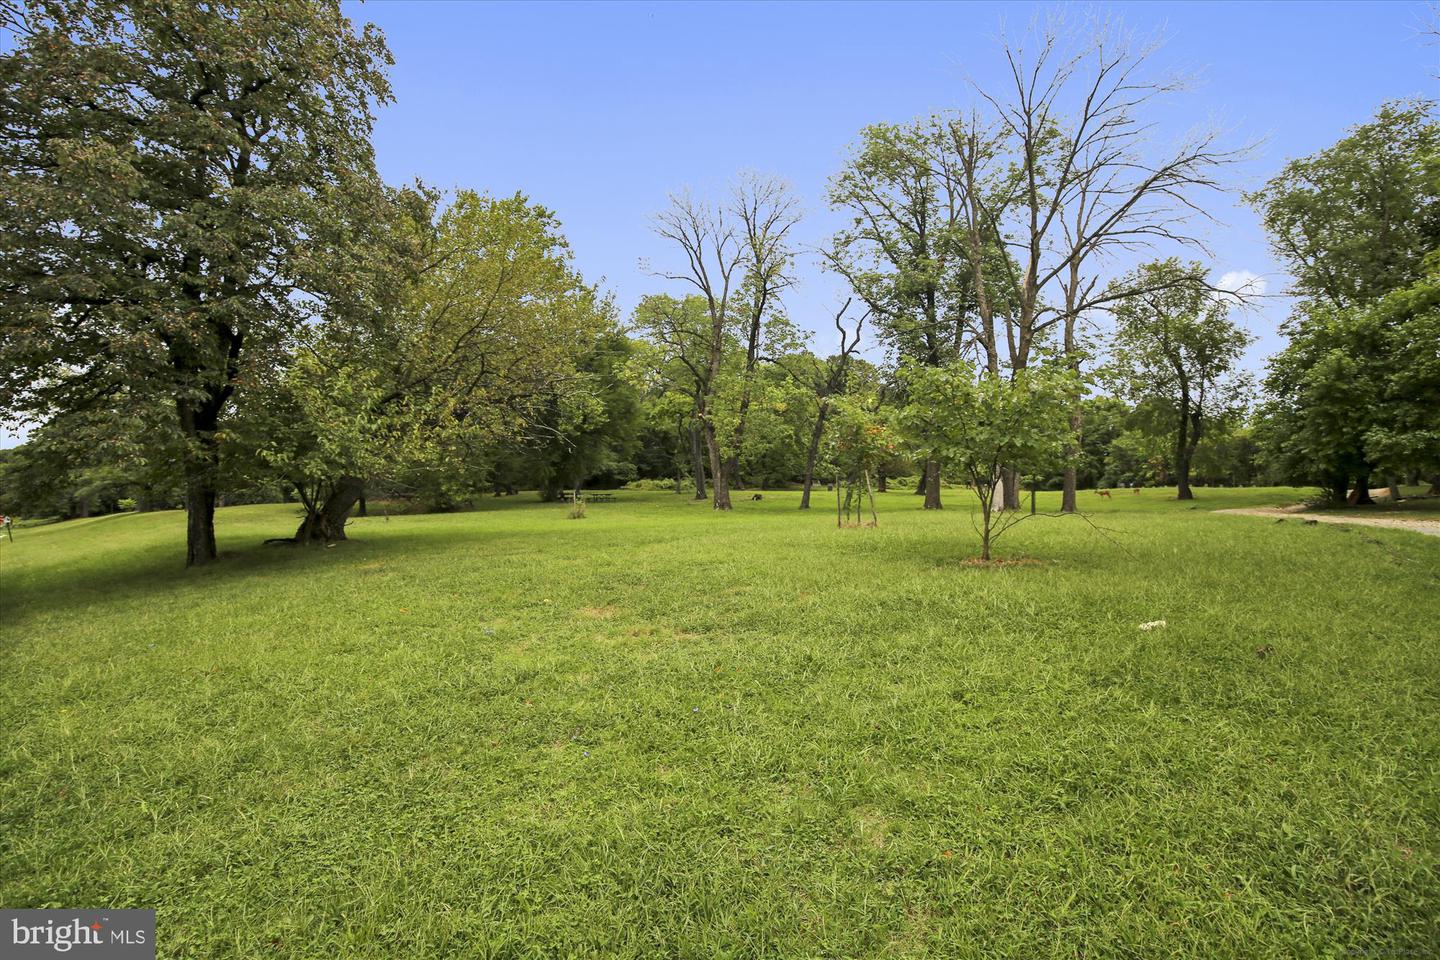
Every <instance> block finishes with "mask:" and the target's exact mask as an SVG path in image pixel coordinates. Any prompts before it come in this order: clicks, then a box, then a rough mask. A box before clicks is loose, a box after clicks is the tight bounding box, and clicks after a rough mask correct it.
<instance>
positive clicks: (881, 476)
mask: <svg viewBox="0 0 1440 960" xmlns="http://www.w3.org/2000/svg"><path fill="white" fill-rule="evenodd" d="M889 490H890V488H889V487H888V486H886V483H885V471H884V470H881V471H878V472H877V473H876V474H875V492H876V493H888V492H889Z"/></svg>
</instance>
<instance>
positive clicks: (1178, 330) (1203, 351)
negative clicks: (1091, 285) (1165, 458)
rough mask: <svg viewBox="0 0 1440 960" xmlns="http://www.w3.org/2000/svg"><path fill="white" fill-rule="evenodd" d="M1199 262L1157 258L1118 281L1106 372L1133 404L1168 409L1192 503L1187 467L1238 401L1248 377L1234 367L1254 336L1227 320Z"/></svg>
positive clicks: (1184, 488)
mask: <svg viewBox="0 0 1440 960" xmlns="http://www.w3.org/2000/svg"><path fill="white" fill-rule="evenodd" d="M1202 277H1203V271H1202V268H1201V266H1200V265H1199V264H1198V263H1194V264H1188V265H1187V264H1182V263H1181V262H1180V261H1179V260H1174V259H1171V260H1161V261H1158V262H1155V263H1148V264H1144V265H1143V266H1141V267H1139V268H1138V269H1137V270H1135V271H1134V273H1133V274H1132V275H1130V276H1128V277H1126V278H1124V279H1122V280H1120V281H1117V282H1118V283H1119V284H1120V285H1121V286H1122V287H1123V288H1124V289H1125V290H1127V291H1128V293H1127V294H1126V296H1125V297H1124V298H1123V299H1121V300H1118V301H1117V302H1116V303H1115V305H1114V307H1113V313H1114V315H1115V348H1114V359H1113V362H1112V365H1111V373H1112V374H1113V375H1114V377H1115V380H1116V381H1117V383H1118V385H1119V387H1120V389H1121V390H1123V391H1124V392H1125V393H1127V394H1128V395H1129V396H1130V398H1131V399H1132V400H1134V401H1136V402H1137V403H1141V402H1144V401H1146V400H1153V401H1157V402H1158V403H1160V404H1162V405H1163V406H1164V407H1166V408H1167V409H1168V411H1169V412H1170V423H1171V424H1172V427H1171V430H1170V436H1171V437H1172V438H1173V440H1174V450H1175V453H1174V465H1175V483H1176V487H1177V494H1176V496H1177V499H1180V500H1193V499H1195V495H1194V493H1193V492H1192V491H1191V489H1190V465H1191V462H1192V461H1193V460H1194V458H1195V450H1196V448H1197V447H1198V446H1199V444H1200V440H1201V439H1202V438H1203V437H1204V435H1205V431H1206V430H1207V429H1208V428H1209V427H1210V425H1211V424H1212V423H1213V422H1216V421H1219V420H1222V419H1223V418H1225V417H1226V416H1227V415H1228V414H1229V413H1230V412H1231V411H1232V410H1234V408H1235V407H1236V406H1237V405H1238V404H1240V403H1241V402H1242V401H1243V400H1244V398H1245V396H1246V394H1247V393H1248V390H1249V385H1250V381H1249V379H1248V378H1247V377H1245V376H1244V375H1243V374H1239V373H1238V372H1237V367H1238V365H1239V362H1240V357H1241V354H1242V353H1243V352H1244V350H1245V348H1246V347H1247V346H1249V345H1250V343H1251V342H1252V341H1253V338H1252V337H1251V336H1250V335H1249V334H1248V333H1246V332H1245V330H1243V329H1242V328H1241V327H1240V326H1239V325H1238V324H1236V323H1235V322H1234V320H1232V319H1231V317H1230V314H1231V309H1232V304H1231V303H1229V302H1227V301H1226V300H1225V299H1224V298H1221V297H1217V296H1215V295H1214V294H1212V293H1211V292H1210V291H1209V289H1208V288H1207V286H1206V284H1205V283H1204V281H1203V279H1202Z"/></svg>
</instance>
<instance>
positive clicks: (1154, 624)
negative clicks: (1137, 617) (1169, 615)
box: [1140, 620, 1165, 630]
mask: <svg viewBox="0 0 1440 960" xmlns="http://www.w3.org/2000/svg"><path fill="white" fill-rule="evenodd" d="M1140 629H1141V630H1164V629H1165V621H1164V620H1151V621H1150V622H1149V623H1142V624H1140Z"/></svg>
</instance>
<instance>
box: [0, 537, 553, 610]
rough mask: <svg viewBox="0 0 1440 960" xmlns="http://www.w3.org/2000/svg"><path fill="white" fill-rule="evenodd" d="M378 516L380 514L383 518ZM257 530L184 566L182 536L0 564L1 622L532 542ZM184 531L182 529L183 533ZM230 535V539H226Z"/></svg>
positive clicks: (500, 552) (200, 596) (501, 550)
mask: <svg viewBox="0 0 1440 960" xmlns="http://www.w3.org/2000/svg"><path fill="white" fill-rule="evenodd" d="M382 522H383V521H382ZM266 532H267V531H265V530H263V528H262V529H257V530H256V531H255V533H256V535H255V538H254V541H253V544H245V545H242V546H239V547H238V548H237V547H236V546H234V545H233V541H234V540H235V539H236V534H235V533H233V532H232V533H230V534H229V535H228V536H223V537H222V547H221V551H220V557H219V559H218V560H217V561H216V562H214V563H212V564H208V565H206V566H203V567H193V568H186V567H185V566H184V563H183V554H184V549H185V544H184V540H183V539H176V540H168V539H167V540H164V541H157V542H153V543H147V544H144V545H138V546H135V547H132V548H130V549H129V550H127V551H126V552H125V555H124V556H123V558H117V557H116V555H115V554H114V553H112V552H110V551H103V550H102V551H97V552H95V553H91V554H88V555H86V556H84V557H83V559H82V561H81V562H76V563H68V564H64V565H61V566H55V567H50V568H48V569H45V570H44V571H33V572H32V571H24V570H21V571H15V572H11V573H9V575H5V571H3V570H0V592H3V595H4V598H5V604H4V606H5V610H6V617H5V626H6V628H7V629H13V628H15V627H18V626H22V625H24V624H26V623H28V622H32V621H35V620H39V619H43V618H45V617H47V616H50V615H53V614H56V613H60V612H67V611H68V612H73V611H75V610H77V609H81V608H84V607H89V606H99V605H104V604H108V603H112V602H114V601H116V600H119V599H122V598H123V599H125V600H127V601H131V602H141V603H143V602H144V601H145V600H146V598H150V597H159V596H166V597H173V596H176V595H180V596H184V595H189V596H190V597H191V598H193V599H194V600H195V601H196V602H197V603H203V602H204V599H205V597H206V596H207V595H209V594H211V593H213V592H215V591H225V590H228V589H229V588H230V587H231V586H233V585H235V584H238V583H241V582H243V581H245V580H248V579H252V578H255V577H258V576H264V577H275V576H280V577H293V578H301V577H306V576H312V575H318V576H329V575H333V574H334V573H335V572H337V571H340V572H343V571H344V570H345V568H346V567H349V566H352V565H353V564H355V563H358V562H360V561H362V560H374V559H376V554H379V555H380V557H382V558H394V559H403V560H405V561H407V562H408V561H414V562H424V561H425V560H426V559H428V558H429V557H430V556H431V555H434V554H442V553H445V552H447V551H450V550H453V549H455V547H456V544H457V543H464V544H465V546H466V548H467V549H471V550H481V551H483V552H484V553H485V554H486V555H488V556H493V557H497V558H498V557H503V556H505V555H507V554H513V553H527V552H531V551H527V550H520V551H516V550H513V549H509V550H507V547H510V548H513V547H514V545H515V543H533V536H531V535H528V534H511V533H499V534H494V533H490V532H486V533H485V534H484V535H483V536H478V535H475V532H474V531H472V530H465V529H461V530H454V529H450V530H446V529H437V528H428V529H427V528H419V529H415V530H407V531H395V532H390V531H386V532H385V534H384V535H383V536H373V535H372V536H366V535H365V534H364V533H363V532H360V533H358V535H356V536H352V537H351V538H350V539H347V540H345V541H341V542H339V543H336V544H335V545H334V546H331V547H327V546H318V545H317V546H297V545H294V544H287V543H277V544H266V543H264V540H265V533H266ZM182 537H183V533H182ZM227 540H228V541H231V544H230V545H226V544H224V541H227Z"/></svg>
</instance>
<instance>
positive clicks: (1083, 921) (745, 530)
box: [0, 490, 1440, 960]
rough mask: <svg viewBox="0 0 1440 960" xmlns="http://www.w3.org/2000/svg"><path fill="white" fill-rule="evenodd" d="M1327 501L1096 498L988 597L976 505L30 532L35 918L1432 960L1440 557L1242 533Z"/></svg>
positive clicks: (808, 952) (15, 777)
mask: <svg viewBox="0 0 1440 960" xmlns="http://www.w3.org/2000/svg"><path fill="white" fill-rule="evenodd" d="M1301 494H1302V491H1294V490H1260V491H1254V490H1249V491H1218V490H1202V491H1199V497H1200V499H1199V500H1198V501H1196V503H1195V504H1194V505H1189V504H1181V503H1176V502H1175V501H1173V500H1171V499H1168V496H1170V495H1173V493H1172V492H1166V491H1160V490H1153V491H1146V492H1144V493H1143V494H1140V495H1133V494H1131V493H1129V492H1120V491H1117V492H1116V493H1115V495H1114V498H1113V500H1111V501H1105V500H1102V499H1101V498H1099V497H1098V496H1096V495H1095V494H1094V493H1088V492H1087V493H1083V494H1082V504H1083V506H1084V507H1085V508H1086V509H1087V510H1091V511H1093V513H1092V515H1091V520H1092V521H1093V526H1092V524H1091V523H1087V522H1086V521H1085V520H1083V519H1079V518H1074V517H1071V518H1049V517H1039V518H1036V519H1034V520H1026V521H1025V522H1023V523H1022V524H1021V525H1020V526H1018V527H1016V528H1015V529H1014V530H1013V531H1011V532H1010V533H1008V534H1007V535H1006V536H1005V537H1004V539H1002V540H1001V541H1000V544H999V549H998V553H999V554H1000V555H1002V556H1005V557H1010V558H1016V557H1025V558H1030V559H1031V560H1032V561H1033V562H1027V563H1019V564H1012V565H1005V566H998V567H977V566H974V565H968V564H966V563H965V562H964V561H965V559H966V558H967V557H970V556H973V555H974V553H975V552H976V551H977V548H978V538H977V536H976V534H975V532H974V530H973V529H972V526H971V518H970V514H969V512H968V510H967V509H966V508H965V503H966V502H967V501H966V497H965V495H964V494H963V493H961V492H959V491H947V492H946V499H947V501H948V503H949V508H948V509H947V510H945V511H944V512H943V513H940V514H934V513H926V512H924V511H922V510H920V509H919V502H918V501H919V498H918V497H915V496H914V495H912V494H906V493H892V494H888V495H884V496H882V497H881V498H880V526H879V528H878V529H848V530H837V529H836V528H835V523H834V519H835V518H834V513H833V509H834V502H833V500H826V498H825V495H823V494H821V495H820V496H819V497H818V500H819V505H820V509H817V510H814V511H812V512H810V513H808V514H806V513H801V512H799V511H797V510H795V509H794V507H795V504H796V502H797V495H796V494H793V493H767V494H766V495H765V499H764V501H763V502H759V503H756V502H751V501H748V500H746V501H739V502H737V506H736V509H735V511H734V513H733V514H731V515H715V514H713V513H712V511H711V510H710V509H709V507H708V506H707V505H705V504H694V503H692V502H690V501H689V500H687V499H686V498H684V497H680V496H675V495H671V494H666V493H636V492H622V493H621V494H620V495H619V500H618V502H615V503H612V504H598V505H592V506H591V507H590V510H589V516H588V517H587V518H586V519H583V520H578V521H576V520H569V519H567V518H566V513H565V509H564V508H561V507H557V506H554V505H547V504H541V503H538V502H536V501H535V499H534V498H533V496H528V495H527V496H522V497H517V498H512V499H506V500H500V501H495V500H486V501H485V503H484V504H483V507H482V509H479V510H477V511H474V512H468V513H460V514H451V515H430V516H405V517H395V518H392V519H390V520H388V521H387V520H385V519H383V518H381V517H371V518H368V519H362V520H358V521H356V522H355V523H354V524H353V525H352V527H351V534H352V536H353V540H352V542H350V543H348V544H344V545H341V546H338V547H335V548H333V549H319V550H310V551H296V550H293V549H291V548H288V547H274V546H271V547H264V546H261V543H260V542H261V540H263V539H264V538H265V537H270V536H283V535H286V534H289V533H290V532H291V531H292V530H293V528H294V526H295V522H296V521H295V511H294V508H293V507H287V506H280V505H275V506H256V507H234V508H229V509H224V510H222V511H220V514H219V521H218V522H219V534H220V545H221V551H222V553H223V554H224V555H225V557H224V560H223V561H222V562H221V563H220V564H219V565H218V566H216V567H214V568H212V569H207V570H202V571H197V572H188V573H187V572H186V571H184V570H183V569H181V567H180V560H181V558H182V557H183V542H182V539H183V518H182V516H181V515H180V514H178V513H163V514H150V515H123V516H115V517H106V518H101V519H96V520H88V521H75V522H71V523H66V524H58V525H54V526H48V527H38V528H27V529H21V530H18V531H16V537H15V541H14V543H4V544H3V545H0V609H3V623H0V664H3V681H4V686H3V703H0V730H3V735H4V740H3V748H0V757H3V760H0V904H3V905H4V906H7V907H39V906H66V907H83V906H102V905H103V906H110V907H155V908H157V909H158V911H159V954H160V956H162V957H202V958H203V957H231V956H236V957H262V956H263V957H269V956H282V957H306V958H311V957H313V958H321V957H325V958H330V957H374V958H396V957H408V958H430V957H455V958H462V957H463V958H471V957H570V956H577V957H578V956H605V957H611V956H614V957H637V958H638V957H694V958H705V960H711V958H739V957H784V958H803V957H999V956H1003V957H1017V958H1041V957H1081V956H1083V957H1136V958H1155V957H1171V956H1190V957H1237V958H1238V957H1244V958H1254V957H1287V958H1288V957H1337V956H1352V955H1353V956H1362V955H1363V956H1431V955H1434V954H1435V952H1436V951H1437V950H1440V538H1434V537H1424V536H1420V535H1417V534H1412V533H1407V532H1402V531H1392V530H1385V529H1375V528H1346V527H1339V526H1333V525H1325V524H1318V525H1313V526H1311V525H1304V524H1302V523H1300V522H1299V521H1297V520H1290V521H1287V522H1285V523H1275V522H1273V521H1271V520H1269V519H1264V518H1257V517H1246V516H1233V515H1216V514H1212V513H1210V512H1209V511H1210V510H1211V509H1215V508H1219V507H1232V506H1257V505H1277V504H1282V503H1286V502H1292V501H1294V500H1295V499H1297V498H1298V497H1299V496H1300V495H1301ZM1057 506H1058V494H1042V495H1041V509H1042V510H1044V509H1054V508H1056V507H1057ZM827 507H828V508H829V512H827V510H826V508H827ZM1155 620H1164V621H1166V623H1167V624H1168V626H1166V627H1165V628H1163V629H1155V630H1151V631H1148V632H1147V631H1142V630H1140V629H1139V624H1141V623H1144V622H1148V621H1155Z"/></svg>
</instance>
